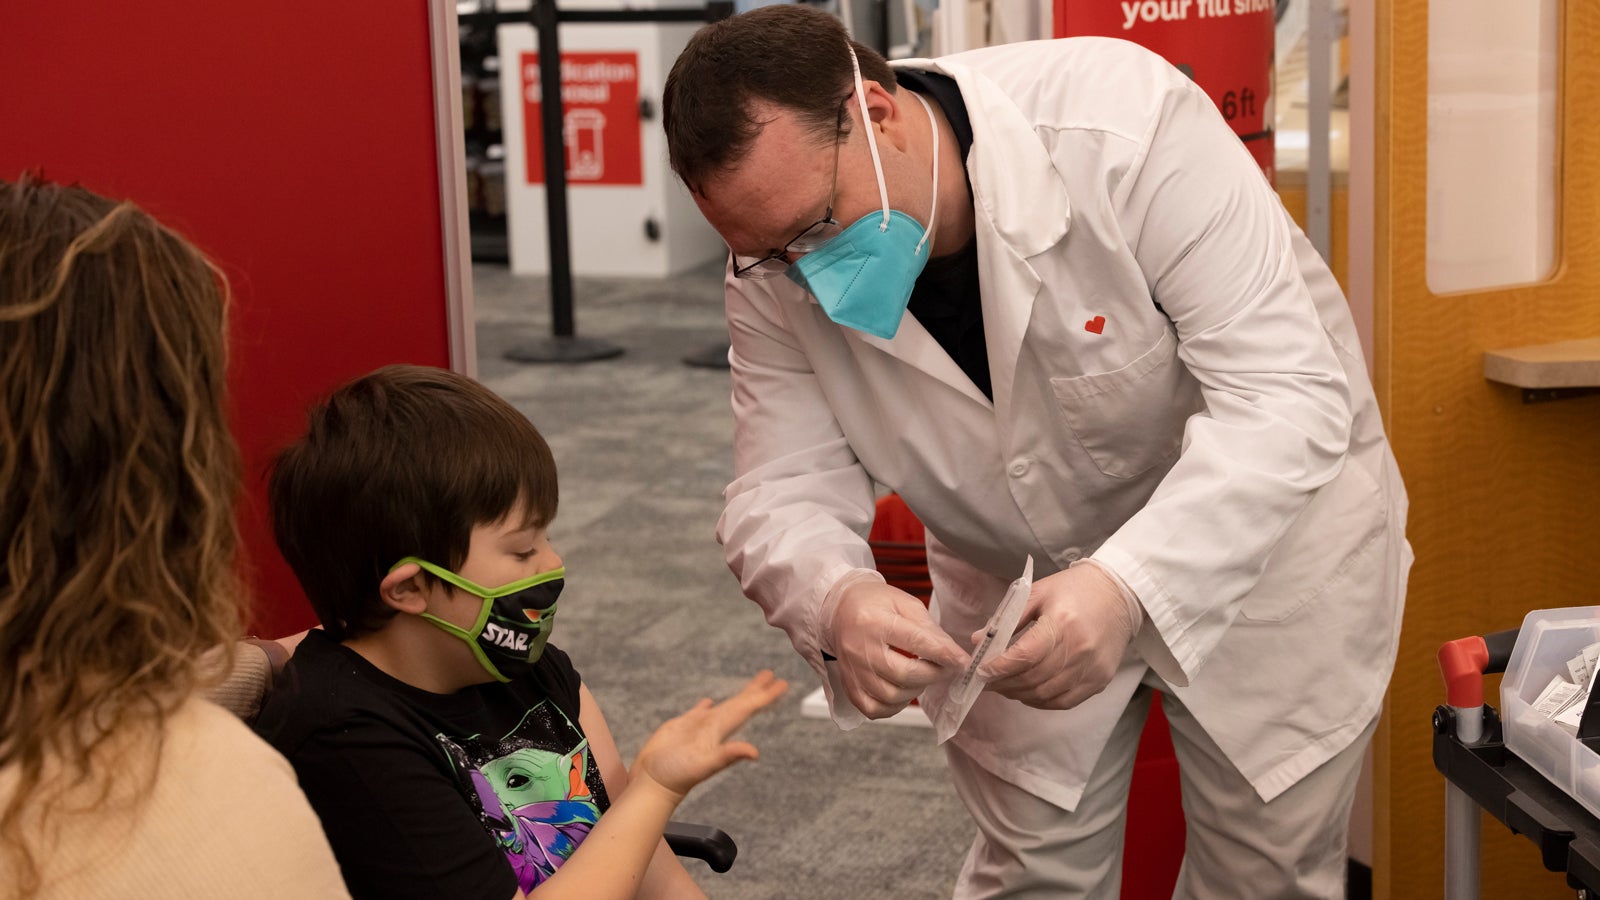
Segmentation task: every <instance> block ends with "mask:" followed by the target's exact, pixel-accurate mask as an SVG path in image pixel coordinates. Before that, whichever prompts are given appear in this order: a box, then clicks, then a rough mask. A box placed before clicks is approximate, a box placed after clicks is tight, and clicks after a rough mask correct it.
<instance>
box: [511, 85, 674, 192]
mask: <svg viewBox="0 0 1600 900" xmlns="http://www.w3.org/2000/svg"><path fill="white" fill-rule="evenodd" d="M540 97H541V94H540V86H539V54H537V53H524V54H522V127H523V131H524V134H525V135H526V142H525V143H526V146H527V148H528V167H527V172H528V183H529V184H544V131H543V129H542V127H541V122H540V119H539V106H540V104H539V100H540ZM561 106H562V139H561V140H562V143H563V144H564V145H565V146H566V150H567V154H566V156H567V181H568V183H570V184H575V185H576V184H634V185H637V184H643V183H644V174H643V166H642V164H641V162H640V157H641V155H642V148H641V144H640V127H639V54H637V53H563V54H561Z"/></svg>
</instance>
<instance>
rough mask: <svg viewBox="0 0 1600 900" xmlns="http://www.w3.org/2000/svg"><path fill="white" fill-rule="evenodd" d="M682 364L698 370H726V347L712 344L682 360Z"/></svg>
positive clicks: (725, 345)
mask: <svg viewBox="0 0 1600 900" xmlns="http://www.w3.org/2000/svg"><path fill="white" fill-rule="evenodd" d="M683 364H684V365H686V366H694V367H695V368H698V369H726V368H728V345H727V344H713V345H712V346H710V347H707V348H705V349H704V350H699V351H696V352H694V353H691V354H689V355H688V356H685V357H684V358H683Z"/></svg>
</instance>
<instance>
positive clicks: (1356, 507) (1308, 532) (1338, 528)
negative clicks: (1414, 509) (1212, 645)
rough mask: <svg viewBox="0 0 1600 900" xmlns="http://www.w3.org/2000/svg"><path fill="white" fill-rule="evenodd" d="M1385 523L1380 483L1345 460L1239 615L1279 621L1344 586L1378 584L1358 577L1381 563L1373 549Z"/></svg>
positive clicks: (1287, 537)
mask: <svg viewBox="0 0 1600 900" xmlns="http://www.w3.org/2000/svg"><path fill="white" fill-rule="evenodd" d="M1387 521H1388V504H1387V502H1386V501H1385V500H1384V496H1383V492H1382V491H1380V490H1379V489H1378V484H1377V482H1375V481H1373V480H1372V477H1371V476H1370V475H1368V474H1367V472H1366V470H1365V469H1363V468H1361V466H1360V465H1359V464H1357V463H1356V462H1354V461H1351V460H1347V461H1346V462H1345V465H1344V468H1343V469H1342V470H1341V471H1340V472H1339V475H1338V477H1337V478H1335V479H1334V480H1333V481H1330V482H1328V483H1327V484H1326V485H1323V486H1322V488H1321V489H1319V490H1318V491H1317V494H1316V496H1314V497H1312V498H1311V502H1310V503H1309V504H1307V506H1306V508H1305V510H1304V511H1303V512H1301V514H1300V517H1299V518H1298V519H1296V520H1295V523H1294V525H1292V526H1290V528H1289V532H1288V533H1287V534H1285V535H1284V536H1283V539H1282V540H1281V541H1279V542H1278V546H1276V547H1274V548H1273V549H1272V556H1271V557H1270V558H1269V559H1268V560H1267V568H1266V571H1265V572H1264V573H1262V576H1261V579H1260V580H1259V581H1257V582H1256V586H1255V588H1254V589H1252V590H1251V591H1250V593H1249V594H1247V595H1245V598H1244V603H1243V605H1242V606H1241V607H1240V610H1239V614H1240V615H1241V616H1243V617H1244V618H1246V619H1250V620H1252V621H1256V622H1281V621H1283V620H1284V619H1287V618H1289V617H1290V616H1292V615H1294V614H1295V613H1296V612H1299V611H1300V610H1301V609H1303V608H1305V607H1306V606H1307V605H1309V604H1310V603H1311V602H1312V601H1313V600H1315V599H1317V598H1318V597H1321V596H1323V595H1325V594H1328V593H1329V592H1330V591H1333V590H1335V589H1336V588H1338V587H1339V586H1340V585H1344V584H1350V583H1360V584H1365V585H1368V586H1369V588H1370V587H1371V586H1372V585H1375V584H1376V583H1377V582H1375V581H1374V580H1373V579H1371V578H1368V577H1360V576H1363V575H1364V573H1366V572H1367V567H1368V566H1369V565H1373V564H1377V563H1381V558H1382V554H1380V553H1376V552H1375V550H1376V548H1378V547H1379V546H1380V545H1381V544H1382V542H1381V541H1379V540H1378V539H1379V538H1381V537H1382V536H1383V532H1384V524H1385V522H1387Z"/></svg>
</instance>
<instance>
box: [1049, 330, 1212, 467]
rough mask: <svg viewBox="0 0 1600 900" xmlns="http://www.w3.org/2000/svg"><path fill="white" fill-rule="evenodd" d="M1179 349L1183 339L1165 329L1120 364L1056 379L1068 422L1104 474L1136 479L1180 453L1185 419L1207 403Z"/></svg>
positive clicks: (1058, 400) (1054, 386)
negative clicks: (1134, 356) (1151, 343)
mask: <svg viewBox="0 0 1600 900" xmlns="http://www.w3.org/2000/svg"><path fill="white" fill-rule="evenodd" d="M1176 351H1177V339H1176V338H1175V337H1173V334H1172V332H1171V331H1162V332H1161V339H1160V340H1159V341H1157V342H1156V344H1155V346H1154V347H1151V348H1150V349H1149V350H1147V351H1145V352H1144V353H1143V354H1141V355H1140V356H1139V357H1138V358H1137V359H1135V360H1134V361H1133V362H1130V363H1128V364H1127V365H1125V366H1123V367H1122V368H1120V369H1116V370H1114V371H1111V372H1103V373H1099V374H1094V375H1074V376H1069V377H1063V378H1052V379H1050V389H1051V390H1052V391H1054V392H1055V396H1056V403H1057V404H1058V405H1059V406H1060V407H1061V412H1062V414H1063V415H1064V416H1065V417H1066V420H1067V424H1068V425H1069V426H1070V427H1071V428H1072V432H1073V434H1074V435H1076V436H1077V438H1078V443H1079V444H1081V445H1082V446H1083V449H1084V452H1085V453H1087V454H1089V458H1090V459H1092V460H1094V464H1095V467H1096V468H1098V469H1099V470H1100V471H1101V472H1103V473H1104V474H1106V475H1110V476H1112V477H1114V478H1133V477H1135V476H1137V475H1142V474H1144V473H1145V472H1148V471H1150V470H1151V469H1152V468H1154V467H1156V466H1157V465H1159V464H1161V463H1162V462H1165V461H1167V460H1169V459H1171V458H1172V457H1173V455H1175V454H1176V453H1177V452H1178V448H1179V447H1180V446H1181V445H1182V443H1183V426H1184V423H1185V422H1186V421H1187V420H1188V418H1189V416H1190V415H1192V414H1193V413H1195V412H1197V411H1199V409H1200V407H1201V402H1200V385H1199V382H1197V381H1195V379H1194V377H1193V376H1191V375H1190V374H1189V372H1188V370H1187V369H1185V368H1184V367H1183V364H1182V363H1180V362H1179V361H1178V356H1177V352H1176Z"/></svg>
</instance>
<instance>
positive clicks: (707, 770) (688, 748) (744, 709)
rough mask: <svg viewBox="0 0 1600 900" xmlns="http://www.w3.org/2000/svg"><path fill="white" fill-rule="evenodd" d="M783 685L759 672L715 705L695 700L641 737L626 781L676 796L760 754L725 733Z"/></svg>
mask: <svg viewBox="0 0 1600 900" xmlns="http://www.w3.org/2000/svg"><path fill="white" fill-rule="evenodd" d="M788 689H789V683H788V682H787V681H784V680H783V679H781V678H777V677H774V676H773V674H772V673H771V672H770V671H764V672H761V673H760V674H758V675H756V677H754V678H752V679H750V681H749V682H748V683H746V684H745V686H744V689H743V690H741V691H740V692H739V693H737V694H735V695H733V696H732V697H729V698H728V699H727V700H724V701H722V702H721V703H717V704H713V703H712V702H711V701H710V700H709V699H706V700H701V701H700V702H699V703H696V704H695V705H694V708H693V709H690V710H689V711H688V712H686V713H684V714H683V715H681V716H678V717H677V718H675V719H669V720H668V721H667V722H665V723H664V724H662V726H661V727H660V728H657V729H656V732H655V734H652V735H651V736H650V739H649V740H648V741H645V744H644V747H643V749H641V750H640V751H639V757H638V758H637V759H636V760H634V763H633V771H632V772H630V773H629V774H630V780H633V781H637V780H640V779H646V778H648V779H649V780H651V781H653V782H655V783H656V784H658V785H660V786H661V787H663V788H665V789H666V790H667V791H668V792H670V793H671V794H672V795H673V796H674V798H675V799H677V800H682V799H683V798H684V796H685V795H687V794H688V793H689V790H690V789H691V788H693V787H694V786H695V785H697V784H699V783H700V782H702V781H705V780H706V779H707V778H710V777H711V776H712V775H715V774H717V773H718V772H720V771H722V770H723V769H726V768H727V767H729V766H731V765H733V764H734V763H736V762H738V761H739V760H741V759H756V758H757V757H758V756H759V755H760V753H759V752H758V751H757V750H756V748H755V745H753V744H750V743H748V742H746V741H729V740H728V737H729V736H730V735H732V734H733V733H734V732H735V731H738V730H739V727H740V726H742V725H743V724H744V723H745V722H748V721H749V720H750V717H751V716H753V715H755V714H756V713H757V712H758V711H760V710H761V709H762V708H764V707H766V706H769V705H771V703H772V702H773V701H774V700H777V699H778V698H779V697H781V696H783V692H784V691H786V690H788Z"/></svg>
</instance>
